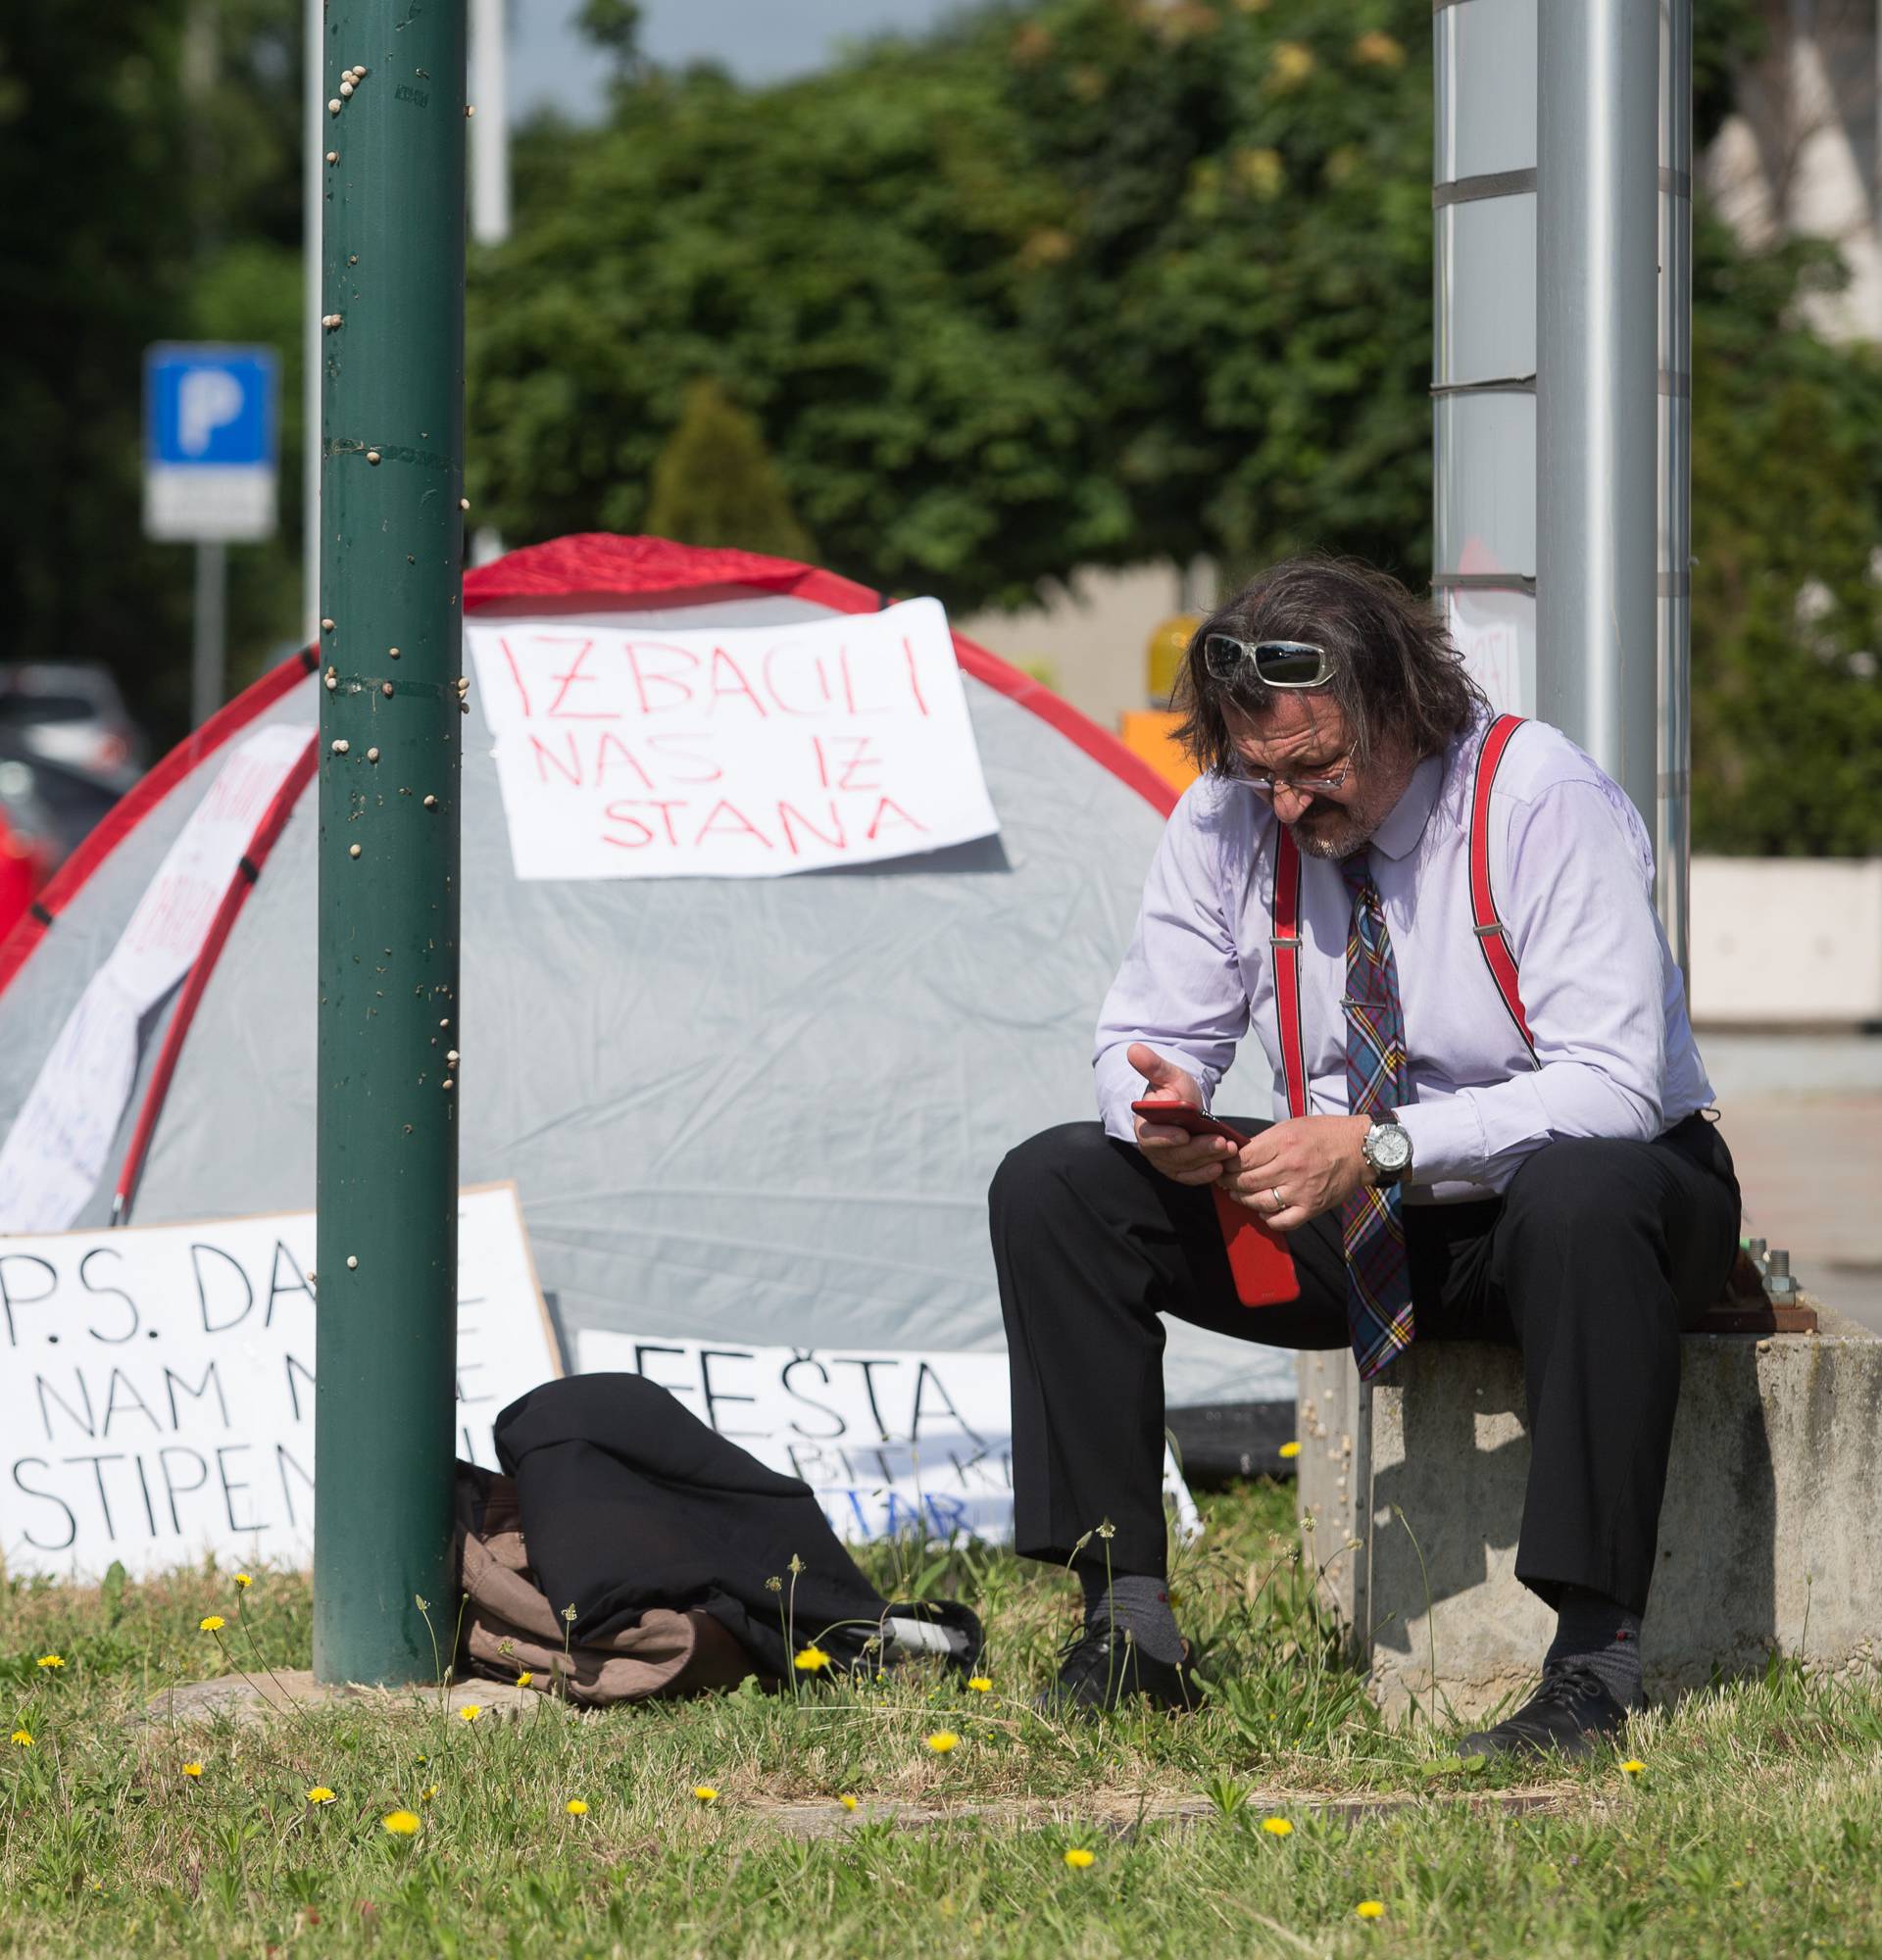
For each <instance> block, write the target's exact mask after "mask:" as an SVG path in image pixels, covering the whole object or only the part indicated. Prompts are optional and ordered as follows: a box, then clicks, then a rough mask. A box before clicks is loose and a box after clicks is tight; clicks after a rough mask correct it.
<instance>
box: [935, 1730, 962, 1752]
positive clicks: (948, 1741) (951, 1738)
mask: <svg viewBox="0 0 1882 1960" xmlns="http://www.w3.org/2000/svg"><path fill="white" fill-rule="evenodd" d="M960 1742H961V1738H960V1737H959V1736H957V1735H956V1734H955V1733H954V1731H953V1730H952V1729H937V1730H936V1731H935V1732H934V1734H933V1735H932V1736H930V1737H928V1738H927V1743H928V1747H929V1748H931V1749H932V1750H933V1751H934V1753H935V1754H936V1755H937V1756H945V1755H946V1754H947V1753H948V1751H949V1750H950V1749H953V1748H958V1747H959V1746H960Z"/></svg>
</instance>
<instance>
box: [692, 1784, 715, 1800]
mask: <svg viewBox="0 0 1882 1960" xmlns="http://www.w3.org/2000/svg"><path fill="white" fill-rule="evenodd" d="M693 1794H694V1796H696V1797H697V1798H698V1799H699V1801H700V1802H701V1803H717V1802H718V1790H716V1789H714V1788H713V1787H712V1785H711V1784H709V1783H696V1784H694V1786H693Z"/></svg>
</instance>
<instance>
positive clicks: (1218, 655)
mask: <svg viewBox="0 0 1882 1960" xmlns="http://www.w3.org/2000/svg"><path fill="white" fill-rule="evenodd" d="M1203 665H1204V666H1205V667H1206V668H1207V669H1208V671H1209V677H1210V678H1211V679H1212V680H1222V681H1236V680H1245V679H1247V678H1248V677H1249V675H1248V669H1249V668H1250V667H1253V668H1254V670H1255V673H1254V678H1255V679H1257V680H1259V681H1260V682H1261V683H1262V685H1263V687H1324V686H1325V685H1326V684H1327V682H1328V681H1330V680H1331V679H1332V678H1333V662H1332V661H1331V660H1330V659H1329V658H1328V657H1327V651H1326V649H1325V648H1324V647H1316V646H1313V645H1312V644H1311V643H1310V642H1309V641H1306V640H1238V639H1236V637H1235V636H1234V634H1232V633H1212V634H1210V636H1209V637H1208V639H1206V640H1205V641H1204V642H1203Z"/></svg>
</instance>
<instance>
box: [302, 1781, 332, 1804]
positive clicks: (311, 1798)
mask: <svg viewBox="0 0 1882 1960" xmlns="http://www.w3.org/2000/svg"><path fill="white" fill-rule="evenodd" d="M307 1800H308V1802H309V1803H331V1802H332V1801H333V1792H332V1791H331V1790H330V1789H327V1787H326V1786H325V1784H323V1783H317V1784H316V1785H315V1786H314V1788H313V1789H310V1790H309V1791H308V1793H307Z"/></svg>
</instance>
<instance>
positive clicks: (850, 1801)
mask: <svg viewBox="0 0 1882 1960" xmlns="http://www.w3.org/2000/svg"><path fill="white" fill-rule="evenodd" d="M836 1800H837V1802H838V1803H840V1804H841V1805H842V1806H843V1808H844V1809H845V1810H854V1809H855V1808H856V1798H855V1797H853V1796H839V1797H838V1798H837V1799H836Z"/></svg>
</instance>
